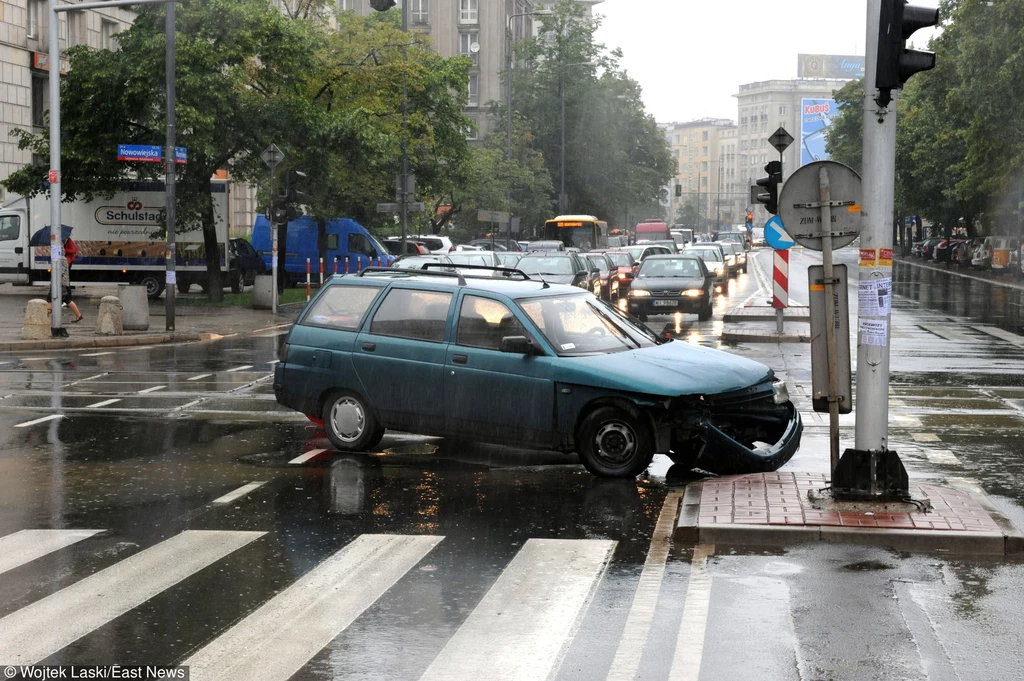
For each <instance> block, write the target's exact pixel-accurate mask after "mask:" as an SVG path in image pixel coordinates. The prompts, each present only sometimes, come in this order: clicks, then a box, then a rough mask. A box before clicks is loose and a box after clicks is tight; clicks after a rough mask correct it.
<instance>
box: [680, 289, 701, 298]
mask: <svg viewBox="0 0 1024 681" xmlns="http://www.w3.org/2000/svg"><path fill="white" fill-rule="evenodd" d="M683 295H684V296H686V297H687V298H699V297H700V296H702V295H704V291H703V290H702V289H699V288H691V289H687V290H685V291H683Z"/></svg>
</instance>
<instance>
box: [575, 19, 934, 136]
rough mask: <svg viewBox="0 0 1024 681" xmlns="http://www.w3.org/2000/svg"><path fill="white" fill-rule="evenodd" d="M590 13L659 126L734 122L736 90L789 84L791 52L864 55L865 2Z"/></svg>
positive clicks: (793, 66) (792, 71)
mask: <svg viewBox="0 0 1024 681" xmlns="http://www.w3.org/2000/svg"><path fill="white" fill-rule="evenodd" d="M914 4H921V5H929V6H931V7H937V6H938V1H937V0H915V3H914ZM595 9H596V12H597V13H598V14H602V15H604V25H603V26H602V28H601V31H600V33H598V38H599V40H600V41H601V42H603V43H605V44H606V45H607V46H608V47H609V48H614V47H620V48H622V50H623V52H624V53H625V58H624V59H623V65H624V66H625V68H626V70H627V71H628V72H629V75H630V76H632V77H633V78H635V79H636V80H637V81H639V82H640V85H641V86H642V87H643V91H644V102H645V103H646V105H647V109H648V111H650V112H651V113H652V114H654V117H655V118H656V119H657V120H658V121H659V122H671V121H679V122H685V121H691V120H694V119H698V118H704V117H715V118H731V119H733V120H735V118H736V99H735V98H734V97H733V95H734V94H736V93H737V92H738V91H739V86H740V85H741V84H743V83H752V82H756V81H761V80H769V79H772V78H784V79H790V78H795V77H796V75H797V74H796V64H797V54H801V53H802V54H839V55H842V54H850V55H863V54H864V39H865V22H866V17H867V5H866V0H605V1H604V3H603V4H600V5H597V6H596V8H595ZM923 34H924V32H923V31H922V32H921V34H919V35H923ZM915 42H917V35H915ZM925 42H926V41H925Z"/></svg>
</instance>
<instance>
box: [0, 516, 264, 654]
mask: <svg viewBox="0 0 1024 681" xmlns="http://www.w3.org/2000/svg"><path fill="white" fill-rule="evenodd" d="M264 534H265V533H264V532H222V531H213V530H187V531H185V532H182V533H181V534H178V535H175V536H173V537H171V538H170V539H167V540H166V541H163V542H161V543H159V544H157V545H156V546H152V547H150V548H148V549H146V550H144V551H141V552H139V553H137V554H135V555H134V556H131V557H129V558H126V559H124V560H122V561H121V562H119V563H116V564H114V565H112V566H110V567H109V568H107V569H105V570H101V571H100V572H97V573H96V574H94V575H92V576H90V577H86V578H85V579H83V580H81V581H80V582H77V583H75V584H72V585H71V586H69V587H67V588H65V589H61V590H60V591H58V592H56V593H54V594H51V595H50V596H47V597H46V598H44V599H42V600H40V601H36V602H35V603H33V604H31V605H28V606H26V607H24V608H22V609H21V610H17V611H15V612H13V613H11V614H10V615H8V616H7V617H4V618H3V619H0V660H3V661H4V663H5V664H12V665H17V664H36V663H37V662H39V661H40V660H43V659H45V658H47V657H49V656H50V655H52V654H54V653H55V652H57V651H58V650H60V649H61V648H63V647H65V646H67V645H70V644H71V643H73V642H75V641H77V640H78V639H80V638H81V637H83V636H85V635H86V634H88V633H89V632H91V631H94V630H95V629H98V628H99V627H101V626H103V625H104V624H106V623H107V622H110V621H111V620H113V619H114V618H116V617H118V616H120V615H123V614H124V613H126V612H128V611H129V610H131V609H132V608H136V607H138V606H139V605H141V604H143V603H145V602H146V601H148V600H149V599H150V598H153V597H154V596H156V595H157V594H159V593H161V592H162V591H165V590H166V589H169V588H170V587H172V586H174V585H175V584H177V583H178V582H180V581H182V580H184V579H185V578H186V577H188V576H190V575H192V574H194V573H196V572H198V571H200V570H202V569H203V568H204V567H207V566H208V565H211V564H213V563H215V562H217V561H218V560H220V559H221V558H223V557H225V556H227V555H228V554H230V553H232V552H233V551H236V550H238V549H240V548H242V547H243V546H245V545H246V544H248V543H249V542H252V541H254V540H255V539H257V538H259V537H261V536H263V535H264Z"/></svg>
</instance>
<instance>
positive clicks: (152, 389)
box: [138, 385, 167, 395]
mask: <svg viewBox="0 0 1024 681" xmlns="http://www.w3.org/2000/svg"><path fill="white" fill-rule="evenodd" d="M166 388H167V386H166V385H154V386H153V387H152V388H146V389H145V390H140V391H139V393H138V394H139V395H145V394H146V393H155V392H156V391H157V390H165V389H166Z"/></svg>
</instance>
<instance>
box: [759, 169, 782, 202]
mask: <svg viewBox="0 0 1024 681" xmlns="http://www.w3.org/2000/svg"><path fill="white" fill-rule="evenodd" d="M764 171H765V172H766V173H768V177H762V178H761V179H760V180H758V181H757V186H758V187H764V188H765V189H767V190H768V192H767V193H759V194H758V195H757V202H758V203H763V204H764V207H765V208H766V209H767V210H768V212H769V213H771V214H772V215H778V214H779V185H780V184H782V161H770V162H769V163H768V165H766V166H765V167H764Z"/></svg>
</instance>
